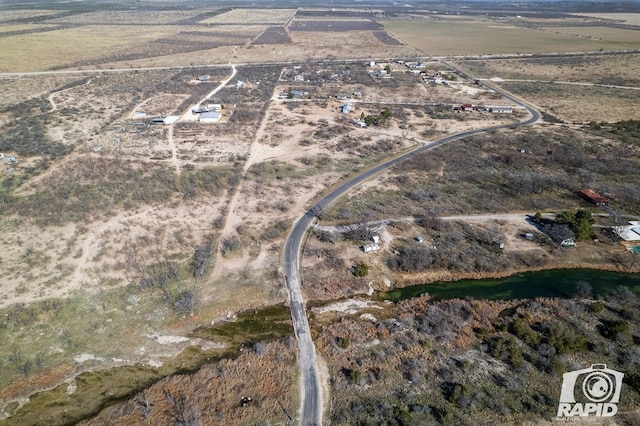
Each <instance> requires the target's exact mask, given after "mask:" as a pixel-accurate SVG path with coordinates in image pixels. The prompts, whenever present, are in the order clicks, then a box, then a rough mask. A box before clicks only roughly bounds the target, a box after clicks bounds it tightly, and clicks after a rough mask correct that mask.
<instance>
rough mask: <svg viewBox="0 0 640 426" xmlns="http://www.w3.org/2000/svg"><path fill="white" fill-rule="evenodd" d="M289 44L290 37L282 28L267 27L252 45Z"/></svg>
mask: <svg viewBox="0 0 640 426" xmlns="http://www.w3.org/2000/svg"><path fill="white" fill-rule="evenodd" d="M287 43H291V37H289V34H288V33H287V31H286V30H285V29H284V27H269V28H267V29H266V30H265V31H264V32H263V33H262V34H260V36H259V37H258V38H256V39H255V40H253V42H252V44H287Z"/></svg>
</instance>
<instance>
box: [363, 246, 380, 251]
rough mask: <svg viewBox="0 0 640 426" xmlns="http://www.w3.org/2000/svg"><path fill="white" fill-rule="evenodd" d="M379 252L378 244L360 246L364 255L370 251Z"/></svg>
mask: <svg viewBox="0 0 640 426" xmlns="http://www.w3.org/2000/svg"><path fill="white" fill-rule="evenodd" d="M378 250H380V246H379V245H378V244H365V245H363V246H362V251H363V252H365V253H371V252H372V251H378Z"/></svg>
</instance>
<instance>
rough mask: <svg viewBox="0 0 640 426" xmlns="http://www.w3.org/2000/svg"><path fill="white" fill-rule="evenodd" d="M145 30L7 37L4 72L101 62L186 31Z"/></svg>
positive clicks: (0, 58) (0, 59) (104, 28)
mask: <svg viewBox="0 0 640 426" xmlns="http://www.w3.org/2000/svg"><path fill="white" fill-rule="evenodd" d="M144 29H145V30H144V31H140V27H138V26H133V25H132V26H127V25H119V26H117V27H114V26H109V25H95V26H86V27H77V28H67V29H63V30H57V31H49V32H46V33H34V34H29V35H21V36H10V37H6V38H4V39H3V40H2V43H3V48H2V49H0V64H1V65H0V72H21V71H41V70H46V69H52V68H61V67H65V66H66V65H67V64H69V63H70V62H71V61H73V63H83V62H94V63H95V62H100V60H101V58H104V57H105V56H106V57H109V56H112V55H115V54H117V53H119V52H121V53H122V54H123V55H125V54H128V53H129V51H130V50H131V49H133V48H135V47H136V46H140V45H142V44H144V43H147V42H150V41H153V40H157V39H160V38H171V37H173V36H175V35H176V34H178V33H179V32H180V31H182V30H184V27H179V26H158V27H148V26H147V27H144ZM33 58H38V60H37V61H34V60H33Z"/></svg>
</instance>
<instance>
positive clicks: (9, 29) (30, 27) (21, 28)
mask: <svg viewBox="0 0 640 426" xmlns="http://www.w3.org/2000/svg"><path fill="white" fill-rule="evenodd" d="M52 27H55V25H42V24H18V25H3V26H1V27H0V34H2V33H10V32H12V31H26V30H40V29H41V28H52Z"/></svg>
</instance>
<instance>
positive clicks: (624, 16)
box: [580, 13, 640, 25]
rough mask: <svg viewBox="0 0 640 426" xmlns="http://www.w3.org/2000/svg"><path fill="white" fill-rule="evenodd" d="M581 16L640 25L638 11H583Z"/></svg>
mask: <svg viewBox="0 0 640 426" xmlns="http://www.w3.org/2000/svg"><path fill="white" fill-rule="evenodd" d="M580 16H590V17H593V18H598V19H606V20H612V21H618V22H620V23H623V24H627V25H640V14H638V13H581V14H580Z"/></svg>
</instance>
